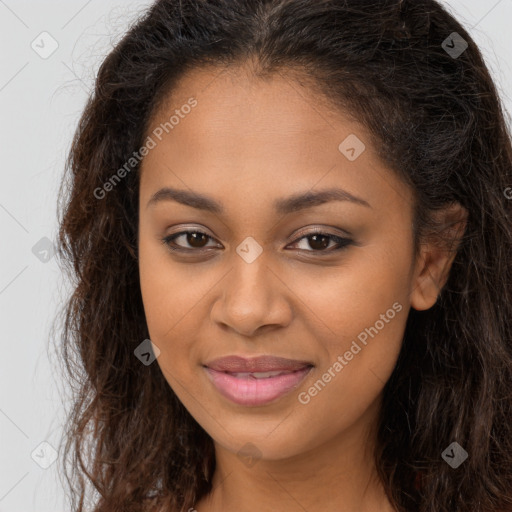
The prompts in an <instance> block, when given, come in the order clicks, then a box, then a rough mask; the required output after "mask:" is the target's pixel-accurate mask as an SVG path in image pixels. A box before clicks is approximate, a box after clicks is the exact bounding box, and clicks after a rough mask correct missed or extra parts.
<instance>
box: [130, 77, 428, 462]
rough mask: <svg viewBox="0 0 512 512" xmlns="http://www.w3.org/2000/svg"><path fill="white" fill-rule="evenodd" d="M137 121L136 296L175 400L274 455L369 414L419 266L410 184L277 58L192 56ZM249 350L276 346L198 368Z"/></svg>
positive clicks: (223, 441) (221, 435) (363, 426)
mask: <svg viewBox="0 0 512 512" xmlns="http://www.w3.org/2000/svg"><path fill="white" fill-rule="evenodd" d="M171 116H173V117H171ZM165 123H167V124H165ZM147 135H149V136H150V137H151V140H152V141H150V142H149V143H148V147H151V149H149V152H148V154H147V156H146V157H145V159H144V161H143V164H142V171H141V172H142V174H141V182H140V224H139V256H140V280H141V281H140V282H141V290H142V297H143V301H144V308H145V314H146V318H147V324H148V328H149V333H150V337H151V340H152V342H153V343H154V344H155V345H156V346H157V347H158V349H159V350H160V354H159V356H158V358H157V360H156V361H157V364H159V366H160V368H161V370H162V372H163V374H164V376H165V378H166V379H167V381H168V383H169V385H170V386H171V387H172V389H173V390H174V392H175V393H176V395H177V396H178V397H179V399H180V400H181V401H182V403H183V404H184V405H185V407H186V408H187V409H188V411H189V412H190V413H191V415H192V416H193V417H194V418H195V419H196V420H197V422H198V423H199V424H200V425H201V426H202V427H203V428H204V429H205V430H206V431H207V432H208V434H209V435H210V436H211V437H212V438H213V440H214V441H215V442H216V444H217V445H218V446H222V447H224V448H225V449H227V450H229V451H231V452H238V451H239V450H240V449H241V448H243V447H244V446H246V445H247V443H251V446H254V447H256V448H255V450H256V451H257V452H258V456H261V457H263V458H266V459H272V460H276V459H282V458H286V457H291V456H294V455H297V454H300V453H305V452H306V451H308V450H311V449H312V448H315V447H318V445H320V444H322V443H328V442H329V441H333V440H334V439H335V438H336V437H338V436H343V435H344V434H347V435H348V433H349V432H354V431H357V432H363V431H366V430H367V429H368V428H370V427H371V425H373V424H374V423H375V419H376V417H377V413H378V407H379V399H380V395H381V392H382V389H383V386H384V384H385V382H386V381H387V380H388V378H389V376H390V374H391V372H392V370H393V367H394V365H395V362H396V359H397V356H398V353H399V351H400V347H401V341H402V336H403V333H404V328H405V322H406V318H407V314H408V312H409V309H410V307H411V305H413V306H414V300H416V295H415V294H416V293H417V290H416V282H415V279H416V277H417V274H418V272H417V269H416V264H415V260H414V256H413V245H412V195H411V192H410V190H409V189H408V187H406V185H404V184H403V183H402V182H400V181H399V180H398V178H396V177H395V175H394V174H393V173H392V172H391V171H390V170H388V169H386V168H385V167H384V166H383V164H382V163H381V162H380V161H379V160H378V159H377V157H376V154H375V153H374V150H373V148H372V147H371V146H370V143H369V139H368V137H367V134H366V132H365V131H364V130H363V128H362V126H360V125H358V124H356V123H354V122H348V121H347V120H346V119H345V118H344V117H343V116H342V115H341V114H339V113H336V112H334V111H331V110H329V109H328V108H327V107H326V106H325V105H324V104H322V103H320V102H319V101H318V100H317V98H315V95H314V94H313V93H312V92H308V90H307V89H305V88H302V87H301V85H299V84H298V83H297V82H295V81H292V80H291V79H287V78H284V77H282V76H281V75H276V77H275V78H274V79H273V80H272V81H268V82H263V81H260V80H258V79H255V78H250V77H249V76H248V75H245V74H243V73H234V72H233V71H230V72H229V73H228V72H222V73H221V72H220V71H219V70H218V69H216V70H206V69H203V70H196V71H194V72H193V73H190V74H189V75H187V76H186V77H185V78H184V79H183V80H182V81H181V82H180V83H179V85H178V87H177V88H176V89H175V90H174V92H173V96H172V98H171V97H169V98H168V102H167V104H166V105H165V106H164V107H162V108H161V109H160V111H159V113H158V114H157V115H156V116H155V118H154V119H153V121H152V124H151V128H150V131H149V132H148V134H147ZM148 140H149V139H148ZM165 189H173V190H174V192H172V191H169V190H167V192H162V190H165ZM155 194H156V195H155ZM185 230H189V231H190V233H191V234H189V235H187V234H184V235H183V234H180V235H179V236H177V237H175V238H174V239H173V240H170V239H168V244H169V245H166V244H165V243H163V242H162V239H164V238H166V237H170V236H172V235H177V234H179V233H182V232H183V231H185ZM201 233H204V235H202V234H201ZM315 233H316V236H315ZM336 237H339V239H338V238H336ZM171 247H173V248H176V249H179V250H171ZM418 301H419V299H418ZM418 303H419V302H418ZM263 355H264V356H274V357H278V358H285V359H288V360H292V363H290V364H289V365H286V364H285V365H284V366H283V365H282V364H281V362H280V361H277V362H276V361H272V360H270V362H269V361H266V362H265V361H263V362H261V361H260V363H259V364H255V365H254V366H250V364H251V361H250V362H249V363H247V366H244V364H243V361H242V362H240V361H239V360H238V361H237V362H238V365H235V366H233V365H230V364H229V362H228V363H226V364H222V362H221V364H220V366H218V367H216V368H217V371H215V370H214V369H213V367H214V366H215V364H214V363H213V361H214V360H216V359H219V358H223V357H226V356H239V357H241V358H245V359H249V360H251V359H252V358H255V357H257V356H263ZM272 363H274V364H273V365H272ZM272 369H275V372H274V373H273V374H270V375H275V374H276V373H279V372H284V373H282V374H281V375H280V376H279V377H277V376H271V377H269V378H268V380H265V379H264V378H263V377H266V375H260V374H257V375H254V372H255V371H257V370H259V371H261V372H263V371H265V370H269V371H270V370H272ZM244 370H246V371H244Z"/></svg>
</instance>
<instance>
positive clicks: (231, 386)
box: [205, 366, 313, 406]
mask: <svg viewBox="0 0 512 512" xmlns="http://www.w3.org/2000/svg"><path fill="white" fill-rule="evenodd" d="M312 368H313V367H311V366H308V367H307V368H303V369H302V370H297V371H295V372H291V373H285V374H283V375H277V376H276V377H268V378H266V379H254V378H253V377H245V378H242V377H235V376H234V375H230V374H228V373H225V372H219V371H216V370H212V369H211V368H207V367H205V370H206V372H207V374H208V377H209V378H210V380H211V381H212V382H213V385H214V386H215V387H216V388H217V390H218V391H219V393H220V394H221V395H223V396H224V397H226V398H229V399H230V400H231V401H232V402H235V403H236V404H239V405H246V406H257V405H264V404H268V403H270V402H273V401H274V400H277V399H278V398H280V397H281V396H283V395H285V394H286V393H288V392H289V391H291V390H292V389H294V388H296V387H297V386H298V385H299V384H300V383H301V382H302V380H303V379H304V378H305V377H306V375H307V374H308V373H309V372H310V370H312Z"/></svg>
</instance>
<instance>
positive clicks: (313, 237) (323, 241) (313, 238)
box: [308, 235, 330, 249]
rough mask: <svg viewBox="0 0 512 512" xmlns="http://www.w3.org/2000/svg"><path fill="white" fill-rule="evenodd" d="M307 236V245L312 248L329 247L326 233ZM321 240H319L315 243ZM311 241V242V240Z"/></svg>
mask: <svg viewBox="0 0 512 512" xmlns="http://www.w3.org/2000/svg"><path fill="white" fill-rule="evenodd" d="M308 238H309V246H310V247H311V248H312V249H326V248H327V247H329V238H330V237H328V236H326V235H311V236H309V237H308ZM319 240H321V242H320V243H319V244H318V245H317V243H318V242H319ZM311 241H313V242H311Z"/></svg>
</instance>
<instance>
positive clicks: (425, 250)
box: [411, 203, 468, 311]
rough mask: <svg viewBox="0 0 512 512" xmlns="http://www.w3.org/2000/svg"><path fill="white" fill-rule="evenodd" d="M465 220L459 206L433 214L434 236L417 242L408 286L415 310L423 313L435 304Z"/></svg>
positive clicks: (454, 253) (465, 217) (462, 209)
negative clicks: (418, 246) (416, 250)
mask: <svg viewBox="0 0 512 512" xmlns="http://www.w3.org/2000/svg"><path fill="white" fill-rule="evenodd" d="M467 216H468V212H467V210H466V209H465V208H464V207H463V206H461V205H460V204H459V203H453V204H451V205H450V206H448V207H446V208H443V209H442V210H438V211H436V212H434V213H433V214H432V217H433V220H434V222H435V223H436V225H437V226H438V228H437V229H436V235H435V236H431V237H429V239H428V241H420V249H419V253H418V255H417V257H416V263H415V268H414V273H413V280H412V284H411V288H412V291H411V306H412V307H413V308H414V309H416V310H418V311H422V310H425V309H429V308H431V307H432V306H433V305H434V304H435V303H436V301H437V297H438V296H439V293H440V292H441V290H442V288H443V286H444V285H445V284H446V281H447V280H448V275H449V273H450V268H451V266H452V263H453V260H454V259H455V256H456V254H457V249H458V248H459V244H460V242H461V239H462V236H463V235H464V232H465V230H466V224H467Z"/></svg>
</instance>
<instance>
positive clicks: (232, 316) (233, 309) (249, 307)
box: [211, 256, 293, 337]
mask: <svg viewBox="0 0 512 512" xmlns="http://www.w3.org/2000/svg"><path fill="white" fill-rule="evenodd" d="M221 283H222V287H223V288H222V291H221V294H220V296H219V297H218V298H217V300H216V301H215V303H214V304H213V307H212V310H211V318H212V321H213V322H215V323H216V324H218V325H220V326H221V327H222V328H223V329H232V330H233V331H235V332H236V333H238V334H240V335H243V336H247V337H252V336H256V335H257V334H260V332H263V331H265V332H266V331H267V330H273V329H278V328H280V327H286V326H287V325H289V323H290V322H291V319H292V315H293V310H292V307H291V298H292V295H293V292H292V291H291V290H290V288H288V286H287V284H286V283H285V282H284V281H283V280H282V279H281V278H280V276H278V272H277V271H276V270H275V269H273V268H272V267H271V266H269V265H268V262H267V261H265V258H264V257H263V256H260V257H259V258H257V259H256V260H255V261H253V262H251V263H247V262H246V261H244V260H243V259H242V258H239V257H238V256H235V258H234V267H233V269H232V270H231V272H229V273H228V275H227V276H226V277H225V279H224V280H222V281H221Z"/></svg>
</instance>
